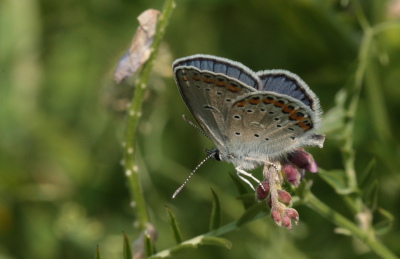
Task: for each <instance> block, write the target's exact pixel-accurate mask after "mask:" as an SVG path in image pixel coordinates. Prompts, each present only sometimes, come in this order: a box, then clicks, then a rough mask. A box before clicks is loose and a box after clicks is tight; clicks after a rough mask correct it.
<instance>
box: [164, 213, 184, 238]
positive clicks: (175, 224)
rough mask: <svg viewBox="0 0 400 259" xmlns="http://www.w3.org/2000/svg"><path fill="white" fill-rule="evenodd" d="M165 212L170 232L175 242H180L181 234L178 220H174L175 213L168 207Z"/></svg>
mask: <svg viewBox="0 0 400 259" xmlns="http://www.w3.org/2000/svg"><path fill="white" fill-rule="evenodd" d="M167 214H168V218H169V223H170V226H171V229H172V233H173V234H174V238H175V242H176V243H177V244H180V243H182V234H181V230H180V229H179V225H178V222H177V221H176V218H175V215H174V213H173V212H172V210H171V209H170V208H168V207H167Z"/></svg>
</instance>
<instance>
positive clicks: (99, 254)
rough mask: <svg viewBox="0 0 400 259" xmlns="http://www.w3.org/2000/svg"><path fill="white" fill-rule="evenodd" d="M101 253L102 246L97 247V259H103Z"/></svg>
mask: <svg viewBox="0 0 400 259" xmlns="http://www.w3.org/2000/svg"><path fill="white" fill-rule="evenodd" d="M101 258H102V257H101V252H100V246H99V245H97V249H96V259H101Z"/></svg>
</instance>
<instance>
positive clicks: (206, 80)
mask: <svg viewBox="0 0 400 259" xmlns="http://www.w3.org/2000/svg"><path fill="white" fill-rule="evenodd" d="M203 82H205V83H208V84H212V83H214V80H212V79H211V78H203Z"/></svg>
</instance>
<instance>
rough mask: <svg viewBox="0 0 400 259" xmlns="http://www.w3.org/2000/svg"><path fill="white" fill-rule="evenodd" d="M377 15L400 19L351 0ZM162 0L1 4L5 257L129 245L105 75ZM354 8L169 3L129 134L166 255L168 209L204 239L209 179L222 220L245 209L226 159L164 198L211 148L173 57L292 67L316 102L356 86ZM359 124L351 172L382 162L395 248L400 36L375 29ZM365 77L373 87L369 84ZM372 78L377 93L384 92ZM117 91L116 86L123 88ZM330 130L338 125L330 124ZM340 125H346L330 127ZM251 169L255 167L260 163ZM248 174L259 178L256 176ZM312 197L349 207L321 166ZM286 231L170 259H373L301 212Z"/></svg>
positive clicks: (128, 215)
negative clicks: (194, 120) (141, 19)
mask: <svg viewBox="0 0 400 259" xmlns="http://www.w3.org/2000/svg"><path fill="white" fill-rule="evenodd" d="M360 3H361V5H362V7H363V10H364V11H365V14H366V17H367V19H368V21H369V22H370V23H371V24H376V23H379V22H382V21H387V20H393V19H396V17H399V15H400V14H399V11H397V13H396V8H395V6H394V4H393V3H391V2H389V1H374V0H369V1H360ZM162 5H163V2H162V1H160V0H151V1H149V0H113V1H111V0H95V1H94V0H87V1H78V0H62V1H51V0H30V1H28V0H2V1H1V2H0V105H1V106H0V107H1V108H0V139H1V141H0V258H1V259H3V258H41V259H50V258H93V256H94V253H95V248H96V245H97V244H99V245H100V247H101V249H102V253H103V258H121V257H122V231H124V232H126V233H127V234H129V235H130V236H131V239H132V240H134V239H135V237H136V236H137V235H138V231H137V230H136V229H135V227H134V225H135V214H134V209H132V207H131V206H130V199H129V189H128V186H127V182H126V180H125V176H124V174H123V169H122V168H121V166H120V161H121V157H122V147H121V142H122V136H123V133H124V119H123V112H122V111H121V109H122V110H123V107H124V100H123V98H122V99H121V98H119V99H116V98H115V96H119V97H121V96H126V92H129V89H128V84H127V83H125V84H123V85H121V86H116V85H115V84H114V82H113V79H112V78H113V70H114V69H115V67H116V65H117V63H118V60H119V59H120V58H121V57H122V55H123V54H124V52H125V51H126V49H127V48H128V47H129V44H130V41H131V39H132V37H133V33H134V32H135V30H136V27H137V25H138V22H137V20H136V17H137V16H138V15H139V14H140V13H141V12H143V11H144V10H145V9H148V8H155V9H161V8H162ZM362 35H363V34H362V30H361V28H360V26H359V24H358V22H357V19H356V17H355V12H354V6H353V5H352V2H351V1H350V3H349V4H347V2H346V1H336V0H328V1H323V0H320V1H318V0H282V1H278V0H263V1H261V0H246V1H241V0H204V1H198V0H176V9H175V10H174V13H173V15H172V19H171V20H170V24H169V27H168V30H167V33H166V37H165V39H164V43H163V45H162V48H161V50H160V53H159V55H158V58H157V64H156V67H155V69H154V71H153V74H152V76H151V80H150V85H149V90H148V94H147V95H146V100H145V102H144V110H143V117H142V120H141V123H140V126H139V132H138V147H137V148H138V150H139V151H138V159H139V163H140V166H139V168H140V171H141V173H142V174H141V181H142V185H143V189H144V192H145V197H146V201H147V202H148V205H149V213H150V216H151V220H152V222H153V224H154V225H155V227H156V228H157V229H158V232H159V241H158V242H157V244H156V246H157V248H158V249H159V250H162V249H165V248H168V247H170V246H173V245H174V241H173V239H172V237H171V235H170V229H169V225H168V218H167V215H166V212H165V205H167V206H169V207H170V208H171V209H172V210H173V211H174V213H175V214H176V216H177V219H178V220H179V222H180V226H181V228H182V232H183V236H184V238H185V239H188V238H191V237H194V236H196V235H199V234H201V233H204V232H207V231H208V230H207V229H208V224H209V222H208V221H209V215H210V211H211V200H212V196H211V192H210V187H212V188H213V189H214V190H215V191H216V192H217V194H218V195H219V197H220V200H221V206H222V214H223V218H222V223H223V224H226V223H229V222H231V221H233V220H236V219H237V218H238V217H240V215H241V213H242V212H243V209H242V206H241V203H240V201H238V200H236V195H237V192H236V189H235V187H234V184H233V182H232V180H231V179H230V176H229V174H228V172H231V173H232V172H234V168H233V166H232V165H229V164H226V163H218V162H215V161H210V162H208V163H206V164H205V165H204V166H203V167H202V168H201V169H200V170H199V171H198V172H197V175H195V176H194V177H193V179H192V180H191V181H190V182H189V184H188V185H187V186H186V187H185V189H183V191H182V192H181V193H180V195H179V196H178V197H177V198H176V199H175V200H172V199H171V195H172V193H173V192H174V191H175V189H176V188H177V187H178V186H179V185H180V184H181V183H183V181H184V180H185V179H186V177H187V175H188V174H189V173H190V171H191V170H192V169H194V168H195V166H196V165H197V164H198V163H199V162H200V161H201V160H202V159H203V158H204V157H205V154H204V152H203V148H212V147H213V146H212V143H210V142H209V141H208V140H207V139H206V138H204V137H203V136H202V135H201V134H199V133H198V132H197V131H196V130H195V129H193V128H192V127H191V126H190V125H188V124H187V123H185V122H184V121H183V120H182V118H181V115H182V114H186V115H189V112H188V110H187V109H186V107H185V106H184V103H183V101H182V100H181V97H180V95H179V93H178V90H177V87H176V85H175V83H174V81H173V78H172V71H171V63H172V61H173V60H174V59H176V58H180V57H184V56H187V55H192V54H197V53H204V54H212V55H217V56H223V57H226V58H229V59H232V60H236V61H239V62H242V63H243V64H245V65H247V66H248V67H250V68H252V69H253V70H255V71H258V70H264V69H273V68H282V69H287V70H290V71H292V72H294V73H296V74H298V75H299V76H300V77H302V78H303V79H304V81H305V82H307V83H308V85H310V87H311V88H312V89H313V90H314V92H315V93H316V94H317V95H318V96H319V98H320V100H321V105H322V107H323V109H324V111H329V110H330V109H331V108H333V107H334V106H335V95H336V93H337V92H338V91H340V90H341V89H351V87H352V86H353V82H354V81H353V79H354V74H355V70H356V69H357V66H358V63H357V55H358V51H359V47H360V42H361V39H362ZM372 50H373V51H374V53H373V54H372V56H373V58H371V60H370V63H369V66H368V71H367V72H368V73H367V75H366V80H367V81H366V82H367V84H366V86H365V87H364V88H363V90H362V93H361V101H360V103H359V108H358V113H357V118H356V127H355V135H354V136H355V139H354V141H355V150H356V154H357V160H356V169H357V174H358V175H359V176H360V177H361V175H362V172H363V171H364V170H366V167H367V166H368V165H369V164H370V163H371V161H375V164H374V167H373V169H372V170H373V173H374V177H376V179H377V180H378V182H379V197H378V205H379V206H381V207H383V208H384V209H386V210H388V211H389V212H391V213H392V214H393V215H394V217H395V219H396V220H395V222H394V226H393V228H392V229H391V230H390V231H389V233H387V234H386V235H384V236H382V237H380V238H381V240H382V242H383V243H384V244H385V245H387V246H388V247H389V248H390V249H391V250H392V251H394V252H395V253H396V254H400V246H399V245H398V240H399V237H400V229H399V223H398V220H397V218H398V215H399V213H400V178H399V168H400V167H399V165H400V162H399V160H400V159H399V158H400V157H399V150H400V149H399V147H400V146H399V135H398V132H399V127H400V120H399V118H400V86H399V82H400V72H399V71H400V29H391V30H388V31H387V32H385V33H381V34H379V35H378V36H377V37H376V40H375V41H374V45H373V48H372ZM368 80H375V81H374V82H373V84H371V85H372V86H371V85H369V84H368V82H369V81H368ZM377 86H378V87H377ZM121 92H122V94H121ZM334 123H335V121H334ZM337 123H338V124H340V122H339V121H338V122H337ZM337 126H338V131H336V132H333V131H331V129H330V128H331V127H335V125H333V124H332V123H331V124H329V125H327V127H325V128H324V131H325V133H326V134H327V141H326V144H325V147H324V149H322V150H319V149H310V150H309V151H310V152H311V153H313V155H314V157H315V159H316V160H317V162H318V164H319V165H320V166H321V167H322V168H324V169H327V170H331V169H337V168H342V167H343V165H342V157H341V153H340V149H341V146H340V141H339V138H340V129H341V125H337ZM257 172H258V173H259V171H257ZM256 174H257V173H256ZM307 177H308V178H309V179H312V180H313V181H314V185H313V187H312V190H313V192H314V193H315V194H316V195H317V196H318V197H319V198H320V199H321V200H323V201H324V202H326V203H327V204H328V205H329V206H331V207H332V208H334V209H336V210H338V211H339V212H340V213H342V214H344V215H345V216H348V217H351V213H350V212H349V211H348V210H347V209H346V207H345V206H344V205H343V200H342V199H341V198H340V197H339V196H338V195H337V194H336V193H335V192H334V190H333V189H332V188H330V187H329V186H328V185H327V184H326V183H324V182H323V181H322V180H321V179H320V178H319V177H318V174H313V175H311V174H308V175H307ZM297 209H298V211H299V213H300V218H301V222H300V225H299V226H297V227H295V228H294V230H293V231H292V232H289V231H287V230H285V229H280V228H279V227H277V226H275V225H274V223H273V222H272V220H271V219H270V218H263V219H260V220H257V221H255V222H253V223H251V224H248V225H246V226H243V227H242V228H241V229H239V230H238V231H235V232H232V233H229V234H228V235H225V236H224V237H225V238H228V239H230V240H231V241H232V242H233V248H232V250H231V251H228V250H225V249H223V248H219V247H200V248H199V249H198V250H195V251H187V252H186V253H183V254H182V255H179V256H178V257H177V258H187V257H188V256H190V257H191V258H252V259H253V258H254V259H258V258H260V259H261V258H378V257H377V256H376V255H375V254H373V253H371V252H368V251H367V250H365V248H364V247H363V246H362V245H360V243H357V242H354V240H353V239H352V238H351V237H347V236H343V235H338V234H335V233H334V231H335V226H334V225H332V224H331V223H330V222H328V221H326V220H325V219H323V218H322V217H320V216H319V215H318V214H316V213H315V212H314V211H312V210H310V209H309V208H307V207H298V208H297Z"/></svg>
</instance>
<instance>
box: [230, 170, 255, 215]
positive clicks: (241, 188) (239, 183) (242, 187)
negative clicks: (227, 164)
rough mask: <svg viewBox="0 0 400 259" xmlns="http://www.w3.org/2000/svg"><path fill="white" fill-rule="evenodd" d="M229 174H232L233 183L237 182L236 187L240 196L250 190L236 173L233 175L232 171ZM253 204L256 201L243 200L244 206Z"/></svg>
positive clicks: (247, 206)
mask: <svg viewBox="0 0 400 259" xmlns="http://www.w3.org/2000/svg"><path fill="white" fill-rule="evenodd" d="M229 175H230V176H231V178H232V180H233V183H234V184H235V186H236V189H237V190H238V192H239V195H240V196H242V195H245V194H248V193H249V191H248V190H247V188H246V186H245V185H244V183H243V182H242V181H241V180H240V179H238V178H237V177H236V176H235V175H233V174H231V173H230V174H229ZM253 204H254V202H248V201H245V200H244V201H243V206H244V208H245V209H247V208H249V207H251V206H252V205H253Z"/></svg>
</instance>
